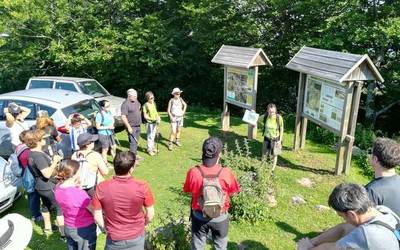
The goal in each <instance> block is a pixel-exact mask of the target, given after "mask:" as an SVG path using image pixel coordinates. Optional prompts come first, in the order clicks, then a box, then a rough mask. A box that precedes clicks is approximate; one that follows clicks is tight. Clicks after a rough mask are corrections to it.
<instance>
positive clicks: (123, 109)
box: [121, 102, 133, 134]
mask: <svg viewBox="0 0 400 250" xmlns="http://www.w3.org/2000/svg"><path fill="white" fill-rule="evenodd" d="M127 115H128V106H127V105H126V103H125V102H124V103H122V105H121V120H122V122H123V123H124V125H125V128H126V130H128V133H129V134H132V132H133V129H132V127H131V125H130V124H129V121H128V117H127Z"/></svg>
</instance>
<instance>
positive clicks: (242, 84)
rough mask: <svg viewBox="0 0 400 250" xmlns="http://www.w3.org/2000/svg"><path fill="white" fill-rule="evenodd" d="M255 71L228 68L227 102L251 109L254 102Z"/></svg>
mask: <svg viewBox="0 0 400 250" xmlns="http://www.w3.org/2000/svg"><path fill="white" fill-rule="evenodd" d="M254 72H255V70H254V69H242V68H234V67H227V83H226V84H227V86H226V101H227V102H229V103H232V104H235V105H238V106H241V107H244V108H248V109H251V108H252V107H253V101H254V99H255V98H254V95H255V93H256V92H255V90H254Z"/></svg>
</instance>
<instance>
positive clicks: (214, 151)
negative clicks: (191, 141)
mask: <svg viewBox="0 0 400 250" xmlns="http://www.w3.org/2000/svg"><path fill="white" fill-rule="evenodd" d="M221 150H222V141H221V140H220V139H219V138H217V137H209V138H208V139H207V140H205V141H204V143H203V156H202V160H203V164H204V165H206V166H207V167H212V166H214V165H215V164H217V161H218V157H219V154H220V153H221Z"/></svg>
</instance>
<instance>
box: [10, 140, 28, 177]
mask: <svg viewBox="0 0 400 250" xmlns="http://www.w3.org/2000/svg"><path fill="white" fill-rule="evenodd" d="M28 149H29V148H28V147H27V146H25V145H24V146H23V147H22V148H21V149H19V150H18V151H17V150H16V151H15V152H14V153H12V154H11V155H10V156H9V158H8V165H9V166H10V169H11V172H12V173H13V174H14V175H15V176H16V177H21V176H22V174H23V170H24V168H23V167H22V166H21V162H20V161H19V157H20V155H21V154H22V153H23V152H25V151H26V150H28Z"/></svg>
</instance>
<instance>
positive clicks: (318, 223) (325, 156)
mask: <svg viewBox="0 0 400 250" xmlns="http://www.w3.org/2000/svg"><path fill="white" fill-rule="evenodd" d="M162 120H163V121H162V124H161V129H160V132H161V134H162V137H163V139H162V140H161V142H160V144H159V146H160V153H159V154H158V155H157V156H155V157H150V156H148V155H147V154H145V153H144V152H145V147H146V141H145V135H144V134H143V135H142V139H141V140H140V146H141V148H140V151H141V152H140V153H139V154H140V155H141V156H143V157H144V160H143V162H141V164H140V165H139V166H138V167H137V168H136V169H135V171H134V176H136V177H137V178H140V179H145V180H147V181H148V182H149V184H150V186H151V187H152V190H153V193H154V195H155V198H156V204H155V209H156V218H155V220H154V221H153V222H152V227H157V225H159V224H160V221H159V219H158V218H159V217H157V216H159V215H161V214H165V213H166V212H167V211H169V210H172V211H174V212H175V213H184V214H187V215H189V211H190V210H189V199H188V198H186V197H184V196H183V195H182V193H181V189H182V185H183V182H184V179H185V174H186V171H187V170H188V169H189V168H190V167H191V166H193V165H195V164H196V163H198V162H199V161H200V159H201V145H202V142H203V140H204V139H205V138H207V137H208V136H209V135H216V136H222V134H221V132H220V130H219V127H220V114H218V113H210V112H208V113H201V112H199V111H197V112H189V113H188V114H187V117H186V120H185V128H184V131H183V135H182V144H183V147H182V148H179V149H176V148H175V150H174V151H173V152H169V151H168V150H167V148H166V143H167V137H168V134H169V126H168V121H167V117H166V115H165V114H163V116H162ZM142 132H144V130H143V129H142ZM246 135H247V126H246V125H245V124H243V123H242V122H241V120H240V118H234V117H232V118H231V131H230V132H228V133H226V134H225V135H224V137H223V140H224V142H226V143H227V144H228V147H234V141H235V139H238V140H239V141H240V140H242V139H243V138H245V136H246ZM118 138H119V140H120V142H121V144H122V146H123V147H125V148H126V147H127V146H128V142H127V138H126V134H125V132H121V133H119V134H118ZM292 143H293V133H292V131H286V132H285V135H284V149H285V150H284V151H283V153H282V155H281V157H280V158H279V161H278V167H277V170H276V176H277V177H276V187H277V192H276V196H277V201H278V205H277V207H275V208H272V209H271V210H270V215H269V219H268V220H267V221H266V222H263V223H257V224H256V225H252V224H250V223H242V222H241V223H238V222H231V226H230V228H229V230H230V232H229V249H237V248H238V247H239V245H240V246H245V247H247V248H245V249H294V247H295V241H296V240H298V239H300V238H301V237H304V236H312V235H315V233H316V232H320V231H321V230H323V229H325V228H327V227H329V226H331V225H334V224H336V223H338V222H340V219H339V218H338V217H337V216H336V215H335V213H334V211H333V210H331V209H330V210H327V211H324V212H317V211H316V209H315V208H314V206H315V205H319V204H322V205H326V206H327V197H328V195H329V193H330V191H331V190H332V188H333V187H334V186H335V185H336V184H338V183H340V182H343V181H351V182H358V183H360V184H365V183H367V182H368V179H367V178H366V177H364V176H362V175H361V174H360V171H359V170H358V168H357V167H356V166H354V164H353V165H352V167H351V170H350V174H349V175H348V176H334V175H333V172H334V165H335V157H336V155H335V152H333V151H332V150H330V148H329V147H328V146H324V145H318V144H315V143H313V142H312V141H307V144H306V147H305V149H304V150H303V151H300V152H293V151H292V150H291V147H292ZM249 145H250V147H251V151H252V153H253V155H255V156H259V155H260V151H261V133H259V134H258V138H257V140H253V141H250V142H249ZM110 176H111V174H110ZM302 177H309V178H311V179H312V180H313V181H314V182H315V183H316V185H315V186H314V187H313V188H311V189H309V188H304V187H302V186H300V185H299V184H298V183H297V182H296V180H298V179H300V178H302ZM296 194H300V195H302V196H303V197H304V198H305V200H306V201H307V203H306V204H304V205H300V206H296V205H292V204H291V197H292V196H293V195H296ZM182 203H186V204H185V205H182ZM8 212H9V213H12V212H17V213H21V214H23V215H25V216H27V217H28V218H29V211H28V209H27V201H26V198H25V197H23V198H21V199H19V200H18V201H17V202H16V203H15V204H14V206H13V208H11V209H10V210H8ZM53 218H54V217H53ZM41 226H42V225H34V233H33V237H32V240H31V242H30V244H29V249H62V248H64V246H65V243H63V242H62V241H60V240H59V239H58V234H54V235H53V236H51V237H50V238H49V239H46V237H45V236H44V235H43V234H42V230H41ZM104 242H105V237H104V235H102V236H100V237H99V239H98V240H97V248H98V249H103V248H104Z"/></svg>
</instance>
